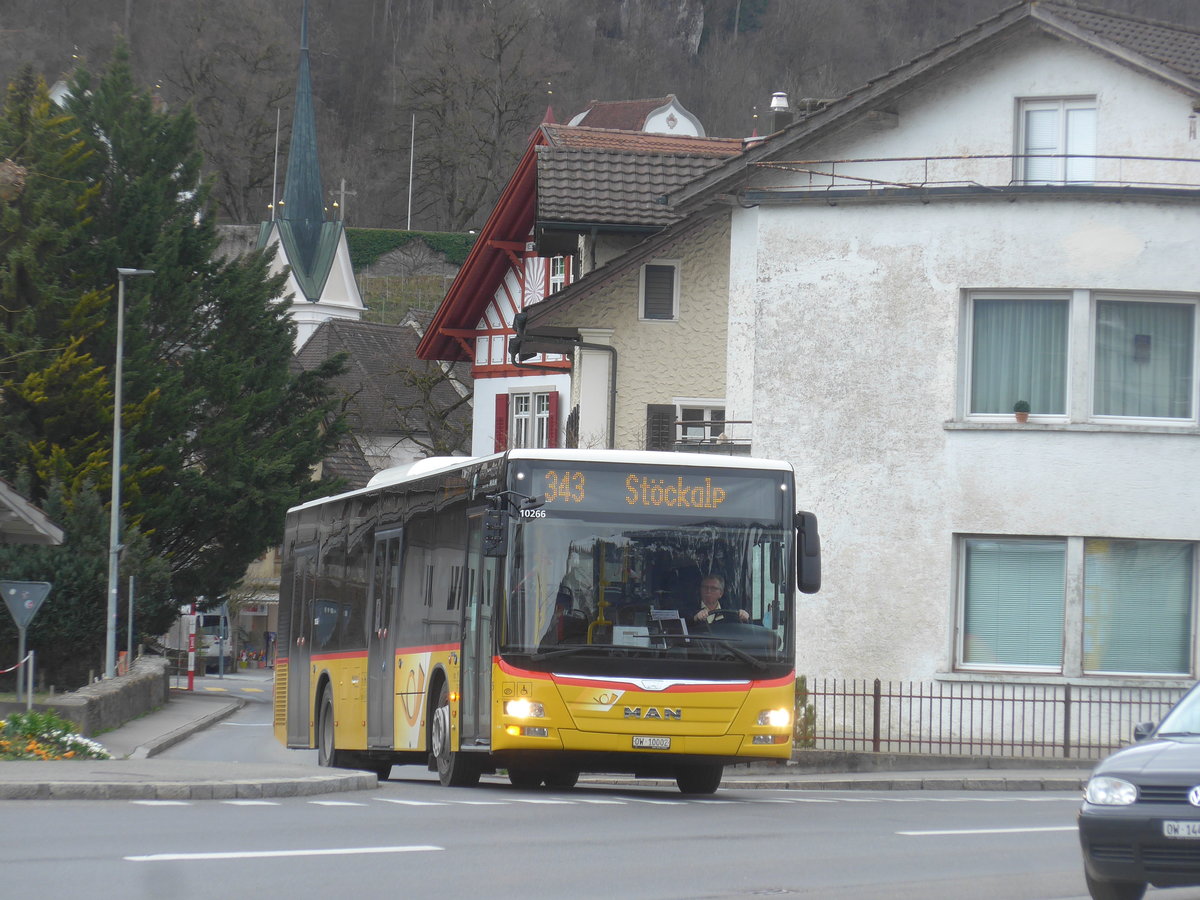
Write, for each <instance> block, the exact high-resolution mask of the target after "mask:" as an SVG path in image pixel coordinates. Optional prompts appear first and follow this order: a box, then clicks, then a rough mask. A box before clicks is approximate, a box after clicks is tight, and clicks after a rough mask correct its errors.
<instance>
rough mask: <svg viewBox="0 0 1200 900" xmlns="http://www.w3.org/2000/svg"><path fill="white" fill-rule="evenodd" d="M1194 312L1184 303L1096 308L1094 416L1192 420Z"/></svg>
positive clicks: (1109, 303)
mask: <svg viewBox="0 0 1200 900" xmlns="http://www.w3.org/2000/svg"><path fill="white" fill-rule="evenodd" d="M1195 312H1196V308H1195V306H1194V305H1192V304H1184V303H1141V302H1130V301H1123V300H1100V301H1099V302H1097V304H1096V385H1095V390H1096V396H1095V400H1094V410H1095V414H1096V415H1098V416H1149V417H1155V418H1166V419H1187V418H1190V417H1191V415H1192V344H1193V332H1194V330H1195V326H1194V322H1193V320H1194V319H1195Z"/></svg>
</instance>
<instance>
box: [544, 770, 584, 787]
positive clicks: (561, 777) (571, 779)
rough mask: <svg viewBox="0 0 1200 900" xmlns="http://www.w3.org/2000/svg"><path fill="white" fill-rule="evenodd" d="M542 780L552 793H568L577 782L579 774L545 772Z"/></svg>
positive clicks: (559, 771) (562, 771) (561, 771)
mask: <svg viewBox="0 0 1200 900" xmlns="http://www.w3.org/2000/svg"><path fill="white" fill-rule="evenodd" d="M542 780H543V781H545V782H546V787H548V788H550V790H552V791H569V790H570V789H571V788H573V787H575V785H576V783H577V782H578V781H579V773H578V772H572V771H564V770H558V771H554V772H547V773H546V774H545V777H544V778H543V779H542Z"/></svg>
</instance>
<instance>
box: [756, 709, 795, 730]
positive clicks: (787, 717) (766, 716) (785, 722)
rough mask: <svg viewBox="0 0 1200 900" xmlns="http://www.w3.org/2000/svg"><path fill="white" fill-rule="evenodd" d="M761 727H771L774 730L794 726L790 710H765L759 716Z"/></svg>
mask: <svg viewBox="0 0 1200 900" xmlns="http://www.w3.org/2000/svg"><path fill="white" fill-rule="evenodd" d="M758 724H759V725H770V726H771V727H772V728H787V727H789V726H790V725H791V724H792V711H791V710H790V709H782V708H781V709H764V710H763V711H762V712H760V713H759V714H758Z"/></svg>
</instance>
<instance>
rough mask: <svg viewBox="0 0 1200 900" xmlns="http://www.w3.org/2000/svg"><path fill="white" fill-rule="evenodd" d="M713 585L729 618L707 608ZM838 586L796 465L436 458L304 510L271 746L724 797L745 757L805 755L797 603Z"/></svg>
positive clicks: (531, 780) (444, 774)
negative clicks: (724, 781) (801, 596)
mask: <svg viewBox="0 0 1200 900" xmlns="http://www.w3.org/2000/svg"><path fill="white" fill-rule="evenodd" d="M711 576H718V578H717V579H716V580H715V581H716V583H717V584H718V585H719V587H720V588H723V596H722V597H721V600H720V601H719V611H716V610H714V611H713V612H712V613H711V614H708V613H706V614H704V615H703V616H700V617H699V618H697V614H698V613H699V611H700V609H701V600H700V582H701V580H702V579H706V580H707V581H708V583H709V585H710V587H709V591H710V593H711V592H713V590H714V589H713V588H712V587H711V585H712V584H713V583H714V579H713V578H712V577H711ZM819 586H820V545H819V540H818V536H817V525H816V519H815V517H814V516H813V515H812V514H811V513H807V512H797V511H796V498H795V483H794V475H793V471H792V467H791V466H790V465H789V464H788V463H785V462H776V461H771V460H760V459H749V458H739V457H714V456H707V455H702V454H690V453H654V452H622V451H594V450H511V451H508V452H506V453H500V454H496V455H494V456H488V457H482V458H475V459H468V458H465V457H460V458H452V459H451V458H440V459H429V460H421V461H420V462H418V463H415V464H413V465H412V466H411V467H410V468H409V469H408V470H407V471H400V470H386V471H384V472H381V473H379V474H378V475H376V476H375V477H374V478H373V479H372V481H371V483H370V484H368V485H367V487H365V488H363V489H361V490H355V491H350V492H348V493H344V494H341V495H338V496H334V497H328V498H325V499H321V500H315V501H312V502H309V503H305V504H304V505H302V506H298V507H296V508H294V509H292V510H290V511H289V512H288V516H287V525H286V535H285V538H284V546H283V569H282V573H281V582H280V621H279V645H278V647H279V651H278V652H279V658H278V659H277V662H276V668H275V689H274V727H275V734H276V736H277V738H278V739H279V740H280V741H282V742H283V743H285V744H286V745H287V746H288V747H295V748H313V747H315V748H317V751H318V759H319V760H320V762H321V764H322V765H329V766H340V767H346V768H361V769H367V770H369V771H374V772H376V773H377V774H378V775H379V776H380V777H381V778H386V777H387V775H388V774H389V773H390V771H391V767H392V766H393V765H404V764H418V765H427V766H428V767H429V768H430V770H436V771H437V773H438V776H439V779H440V780H441V782H442V784H444V785H448V786H464V785H473V784H476V783H477V782H478V781H479V778H480V775H482V774H484V773H496V772H497V771H498V770H506V771H507V774H508V778H509V780H510V781H511V782H512V783H513V784H514V785H517V786H519V787H537V786H540V785H542V784H545V785H546V786H548V787H552V788H556V789H566V788H570V787H572V786H574V784H575V783H576V780H577V779H578V777H579V774H580V772H619V773H632V774H634V775H636V776H645V777H658V778H664V777H665V778H673V779H674V780H675V781H676V783H677V784H678V786H679V788H680V790H682V791H684V792H686V793H712V792H713V791H715V790H716V789H717V787H718V785H719V784H720V781H721V777H722V772H723V767H724V766H725V765H726V764H729V763H738V762H747V761H752V760H762V759H787V758H788V757H789V756H790V754H791V749H792V717H793V713H794V684H795V661H794V654H795V641H794V631H795V619H796V612H797V595H796V592H797V590H799V591H802V592H806V593H812V592H815V591H816V590H817V589H818V588H819ZM718 596H720V595H718Z"/></svg>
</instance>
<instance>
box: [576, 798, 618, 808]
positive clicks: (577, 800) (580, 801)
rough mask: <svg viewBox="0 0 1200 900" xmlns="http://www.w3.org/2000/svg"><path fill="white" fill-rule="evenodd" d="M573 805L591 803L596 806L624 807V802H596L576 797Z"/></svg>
mask: <svg viewBox="0 0 1200 900" xmlns="http://www.w3.org/2000/svg"><path fill="white" fill-rule="evenodd" d="M572 802H573V803H591V804H593V805H595V806H624V805H625V801H624V800H594V799H591V798H588V797H576V798H575V799H574V800H573V801H572Z"/></svg>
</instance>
